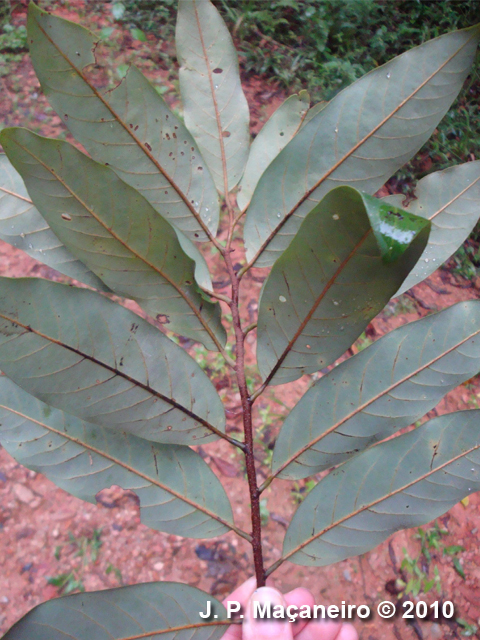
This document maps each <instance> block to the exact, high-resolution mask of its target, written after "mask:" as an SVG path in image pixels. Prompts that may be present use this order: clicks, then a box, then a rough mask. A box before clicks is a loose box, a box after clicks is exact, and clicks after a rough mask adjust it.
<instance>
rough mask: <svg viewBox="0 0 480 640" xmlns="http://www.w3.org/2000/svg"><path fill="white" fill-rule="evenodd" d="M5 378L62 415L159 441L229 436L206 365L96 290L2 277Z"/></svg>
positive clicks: (0, 336) (0, 332)
mask: <svg viewBox="0 0 480 640" xmlns="http://www.w3.org/2000/svg"><path fill="white" fill-rule="evenodd" d="M0 369H1V370H2V371H3V372H4V373H5V374H6V375H7V376H8V377H9V378H11V379H12V380H13V381H14V382H15V383H16V384H18V385H19V386H20V387H22V389H25V391H28V393H31V394H32V395H34V396H35V397H36V398H39V399H40V400H42V401H43V402H46V403H47V404H49V405H51V406H53V407H56V408H58V409H62V410H64V411H67V412H68V413H70V414H72V415H75V416H78V417H79V418H82V419H83V420H87V421H88V422H93V423H95V424H100V425H102V426H106V427H110V428H115V429H117V430H124V431H127V432H129V433H132V434H133V435H137V436H140V437H142V438H145V439H147V440H153V441H154V442H163V443H166V444H201V443H203V442H210V441H211V440H214V439H216V435H221V434H222V433H223V431H224V428H225V412H224V410H223V405H222V402H221V400H220V398H219V396H218V394H217V392H216V391H215V389H214V387H213V385H212V383H211V382H210V380H209V379H208V378H207V376H206V375H205V374H204V372H203V371H202V370H201V369H200V367H199V366H198V365H197V363H196V362H195V361H194V360H193V359H192V358H191V357H190V356H189V355H188V354H187V353H185V351H183V349H182V348H181V347H179V346H178V345H176V344H174V343H173V342H172V341H171V340H169V339H168V338H167V337H166V336H165V335H163V334H162V333H161V332H160V331H158V329H156V328H155V327H154V326H152V325H151V324H149V323H148V322H146V321H145V320H143V319H142V318H140V317H139V316H137V315H136V314H135V313H133V312H131V311H129V310H128V309H125V308H124V307H122V306H120V305H118V304H116V303H114V302H111V301H110V300H108V299H107V298H105V297H104V296H102V295H100V294H98V293H95V292H94V291H90V290H87V289H76V288H74V287H70V286H66V285H62V284H58V283H55V282H50V281H48V280H41V279H36V278H19V279H11V278H0Z"/></svg>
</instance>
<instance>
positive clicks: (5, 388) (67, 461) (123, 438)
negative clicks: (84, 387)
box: [0, 376, 233, 538]
mask: <svg viewBox="0 0 480 640" xmlns="http://www.w3.org/2000/svg"><path fill="white" fill-rule="evenodd" d="M0 443H1V445H2V447H4V448H5V450H6V451H7V452H8V453H9V454H10V455H11V456H13V457H14V458H15V460H17V461H18V462H20V464H22V465H23V466H24V467H27V468H28V469H33V470H34V471H37V472H39V473H43V474H44V475H45V476H46V477H47V478H48V479H49V480H52V481H53V482H55V484H56V485H57V486H58V487H60V488H61V489H64V490H65V491H68V492H69V493H71V494H72V495H74V496H76V497H77V498H81V499H82V500H86V501H88V502H93V503H95V496H96V494H97V493H98V492H99V491H101V490H102V489H104V488H106V487H110V486H111V485H113V484H115V485H118V486H120V487H122V488H123V489H132V490H133V491H135V493H136V494H137V496H138V498H139V501H140V517H141V520H142V522H143V523H144V524H146V525H147V526H148V527H151V528H152V529H156V530H158V531H166V532H167V533H173V534H176V535H179V536H186V537H189V538H213V537H215V536H218V535H221V534H223V533H227V532H228V531H229V530H230V527H229V525H230V524H232V522H233V515H232V509H231V506H230V503H229V501H228V498H227V496H226V494H225V491H224V489H223V487H222V485H221V484H220V482H219V481H218V480H217V478H216V476H215V475H214V473H213V472H212V471H211V470H210V468H209V467H208V466H207V464H206V463H205V462H204V461H203V460H202V458H201V457H200V456H199V455H198V454H197V453H195V452H194V451H192V450H191V449H190V448H189V447H181V446H178V445H161V444H153V443H151V442H147V441H146V440H144V439H143V438H137V437H135V436H132V435H130V434H128V433H124V432H118V431H116V430H113V429H107V428H105V427H100V426H98V425H94V424H91V423H88V422H84V421H83V420H80V419H79V418H75V417H74V416H71V415H69V414H67V413H64V412H63V411H60V410H59V409H54V408H52V407H49V406H48V405H46V404H44V403H43V402H40V400H37V399H36V398H34V397H33V396H31V395H29V394H28V393H26V392H25V391H23V389H20V387H18V386H17V385H16V384H14V383H13V382H12V381H11V380H9V378H7V377H6V376H0Z"/></svg>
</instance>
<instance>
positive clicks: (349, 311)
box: [257, 187, 429, 384]
mask: <svg viewBox="0 0 480 640" xmlns="http://www.w3.org/2000/svg"><path fill="white" fill-rule="evenodd" d="M428 225H429V223H428V222H426V221H425V220H424V219H423V218H419V217H417V216H412V215H411V214H407V213H405V212H403V211H401V210H400V209H396V208H392V207H390V206H389V205H386V204H384V203H382V201H381V200H378V199H376V198H373V197H371V196H366V195H364V194H361V193H359V192H358V191H356V190H355V189H352V188H351V187H338V188H337V189H333V190H332V191H330V193H328V194H327V195H326V196H325V197H324V199H323V200H322V202H321V203H320V204H319V205H317V206H316V207H315V209H314V210H313V211H311V213H310V214H309V215H308V216H307V218H306V219H305V220H304V222H303V224H302V226H301V227H300V229H299V231H298V233H297V235H296V236H295V238H294V240H293V241H292V243H291V244H290V246H289V247H288V249H287V250H286V251H285V252H284V253H283V255H282V256H281V257H280V258H279V259H278V260H277V262H276V263H275V265H274V267H273V269H272V271H271V273H270V275H269V276H268V278H267V280H266V282H265V285H264V288H263V290H262V294H261V298H260V302H259V313H258V329H257V335H258V343H257V362H258V366H259V368H260V373H261V375H262V377H263V379H264V380H265V383H266V384H283V383H285V382H291V381H292V380H296V379H297V378H299V377H300V376H302V375H303V374H305V373H313V372H315V371H318V370H320V369H323V368H324V367H326V366H328V365H329V364H331V363H332V362H334V361H335V360H336V359H337V358H339V357H340V356H341V355H342V354H343V353H344V352H345V351H346V350H347V349H348V347H350V345H351V344H352V343H353V342H354V341H355V340H356V338H358V336H359V335H360V334H361V333H362V331H363V330H364V329H365V327H366V326H367V324H368V323H369V322H370V321H371V320H372V319H373V318H374V317H375V316H376V315H377V313H379V312H380V311H381V309H382V308H383V307H384V306H385V304H386V303H387V302H388V300H389V299H390V298H391V296H392V293H391V292H392V291H396V290H397V289H398V287H399V285H400V283H401V282H403V280H404V279H405V277H406V276H407V274H408V273H409V271H410V270H411V269H412V267H413V265H414V264H415V262H416V261H417V260H418V258H419V256H420V254H421V252H422V251H423V249H424V247H425V244H426V242H427V239H428Z"/></svg>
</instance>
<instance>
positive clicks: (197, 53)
mask: <svg viewBox="0 0 480 640" xmlns="http://www.w3.org/2000/svg"><path fill="white" fill-rule="evenodd" d="M176 45H177V57H178V61H179V63H180V71H179V75H180V92H181V94H182V102H183V109H184V116H185V124H186V125H187V127H188V129H189V131H190V132H191V133H192V134H193V137H194V138H195V140H196V141H197V143H198V146H199V147H200V150H201V152H202V155H203V157H204V158H205V162H206V163H207V165H208V167H209V168H210V171H211V172H212V176H213V179H214V181H215V184H216V186H217V189H218V190H219V191H220V193H225V184H228V190H229V191H230V190H231V189H233V187H234V186H235V185H236V184H237V183H238V181H239V180H240V178H241V177H242V174H243V171H244V169H245V163H246V162H247V158H248V148H249V145H250V130H249V123H250V115H249V110H248V104H247V100H246V98H245V95H244V93H243V89H242V85H241V82H240V73H239V67H238V55H237V52H236V50H235V47H234V45H233V41H232V37H231V35H230V33H229V31H228V29H227V27H226V25H225V23H224V21H223V19H222V17H221V16H220V14H219V13H218V11H217V9H216V8H215V7H214V6H213V4H212V3H211V2H210V0H179V2H178V18H177V30H176Z"/></svg>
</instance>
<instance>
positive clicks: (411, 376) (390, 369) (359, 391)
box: [272, 300, 480, 478]
mask: <svg viewBox="0 0 480 640" xmlns="http://www.w3.org/2000/svg"><path fill="white" fill-rule="evenodd" d="M479 371H480V302H479V301H478V300H471V301H469V302H460V303H458V304H456V305H453V306H452V307H450V308H448V309H445V310H444V311H440V313H435V314H432V315H429V316H427V317H426V318H423V319H422V320H418V321H417V322H412V323H410V324H407V325H404V326H403V327H400V328H398V329H395V331H392V332H390V333H389V334H388V335H386V336H384V337H383V338H380V339H379V340H377V341H376V342H375V343H374V344H372V345H371V346H370V347H368V348H367V349H365V350H364V351H361V352H360V353H358V354H357V355H355V356H353V357H352V358H349V359H348V360H346V361H344V362H341V363H340V364H339V365H338V366H337V367H335V368H334V369H332V371H329V373H327V374H326V375H325V376H323V377H322V378H320V380H319V381H318V382H317V383H316V384H315V386H314V387H312V388H311V389H310V390H309V391H307V393H306V394H305V395H304V396H303V398H302V399H301V400H300V402H299V403H298V404H297V406H296V407H295V408H294V409H293V410H292V412H291V413H290V414H289V416H288V417H287V419H286V420H285V423H284V425H283V427H282V429H281V431H280V434H279V436H278V438H277V441H276V444H275V449H274V453H273V463H272V467H273V471H274V474H275V475H279V477H281V478H305V477H307V476H310V475H313V474H315V473H318V472H320V471H324V470H325V469H330V468H331V467H333V466H335V465H338V464H340V463H341V462H344V461H345V460H347V459H348V458H350V457H352V456H354V455H356V454H357V453H358V452H359V451H362V450H363V449H366V448H367V447H369V446H371V445H372V444H374V443H375V442H378V441H379V440H383V439H385V438H387V437H389V436H390V435H392V433H394V432H396V431H398V430H399V429H402V428H404V427H407V426H408V425H409V424H413V423H414V422H415V421H416V420H418V419H419V418H421V417H422V416H423V415H425V414H426V413H427V412H428V411H430V409H432V408H433V407H434V406H435V405H436V404H437V403H438V402H439V401H440V400H441V398H442V397H443V396H444V395H446V394H447V393H448V392H449V391H451V390H452V389H454V388H455V387H457V386H458V385H459V384H462V383H463V382H465V381H466V380H469V379H470V378H471V377H472V376H474V375H476V374H477V373H478V372H479Z"/></svg>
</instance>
